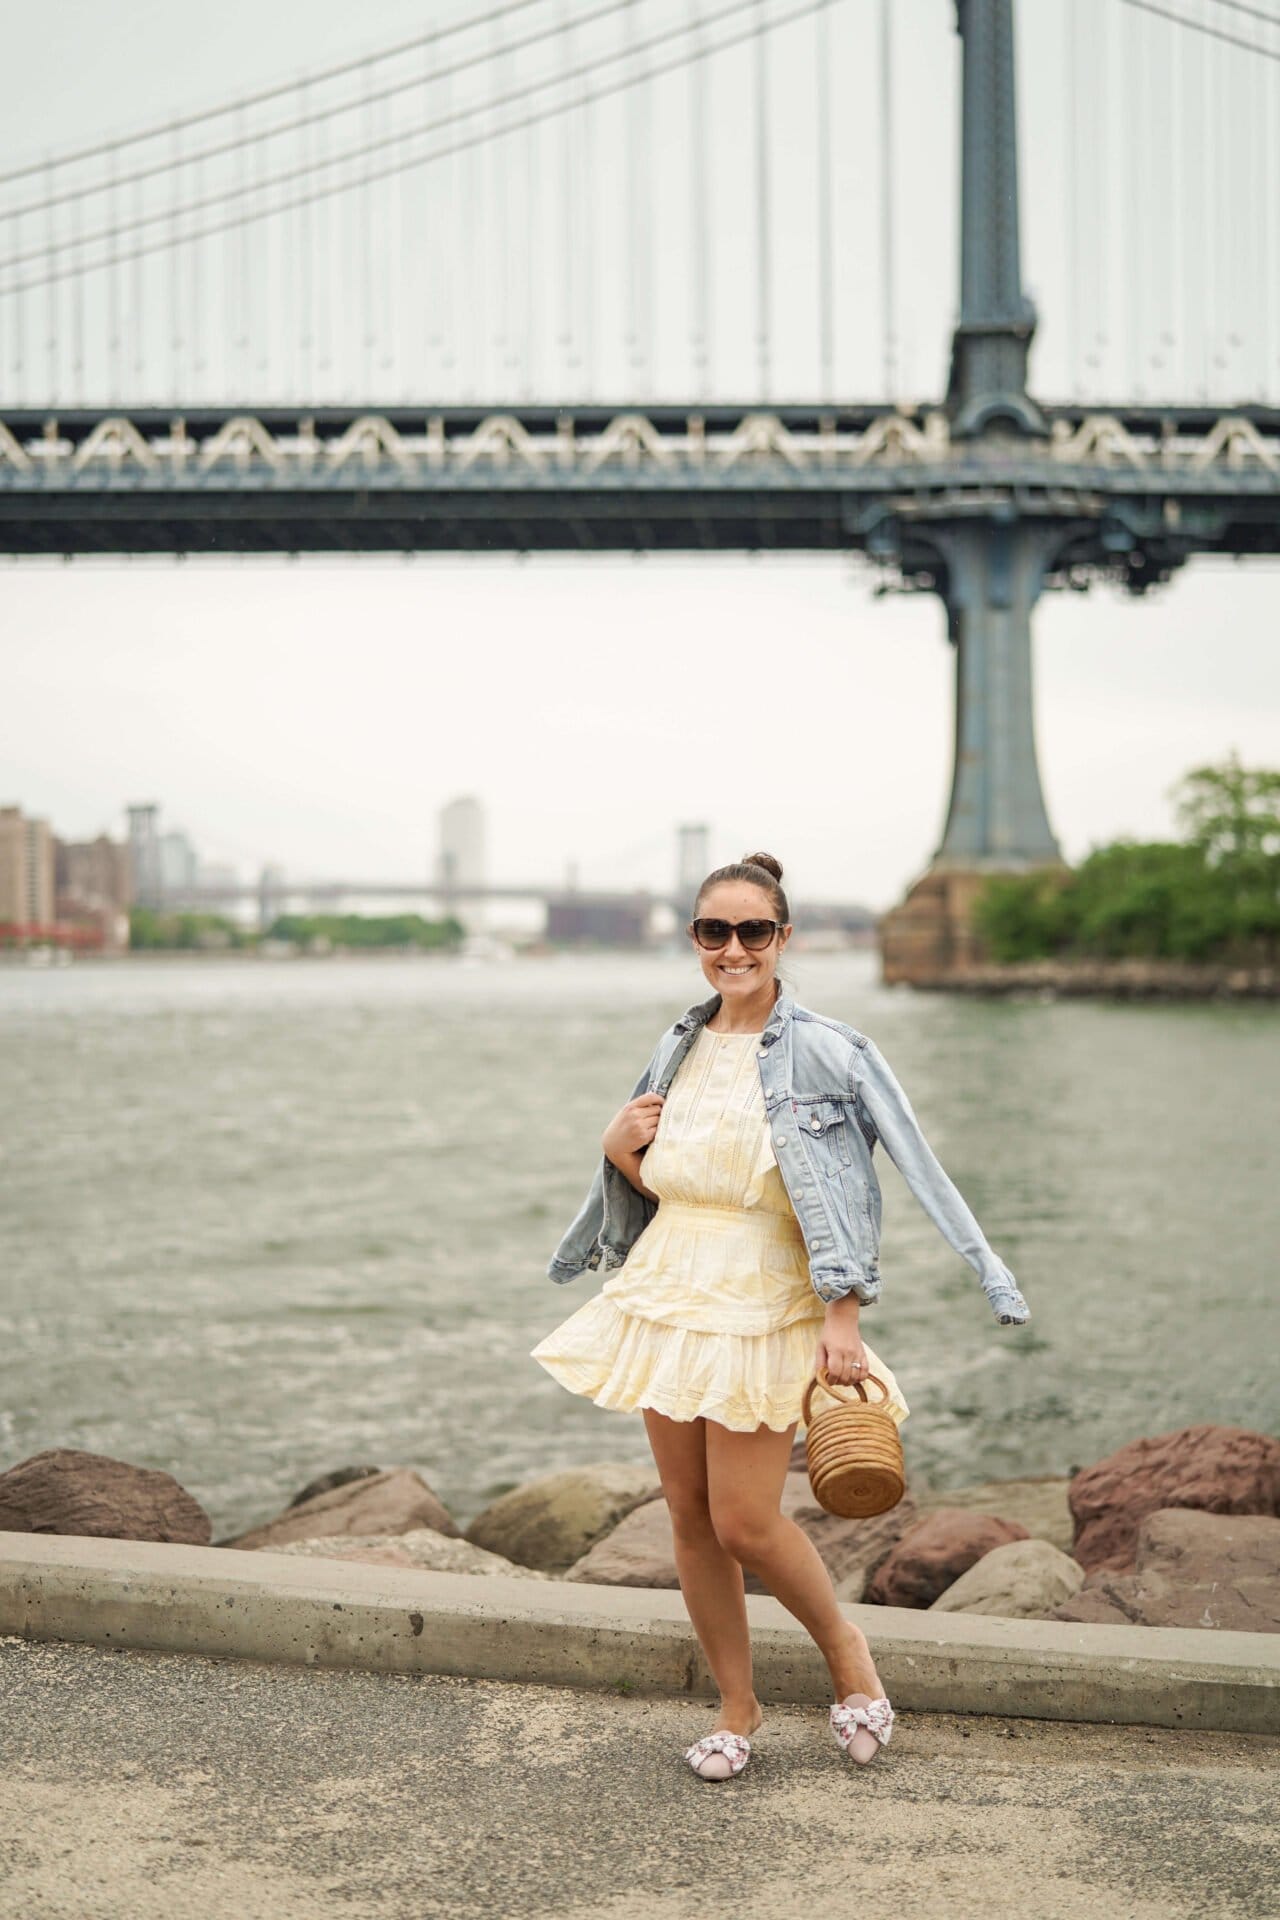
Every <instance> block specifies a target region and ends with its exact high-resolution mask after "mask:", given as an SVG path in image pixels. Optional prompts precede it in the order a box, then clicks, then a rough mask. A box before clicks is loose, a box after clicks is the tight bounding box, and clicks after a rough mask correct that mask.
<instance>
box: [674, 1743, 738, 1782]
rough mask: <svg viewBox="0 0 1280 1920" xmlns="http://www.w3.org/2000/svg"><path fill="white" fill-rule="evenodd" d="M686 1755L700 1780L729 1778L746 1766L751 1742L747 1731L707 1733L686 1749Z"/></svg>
mask: <svg viewBox="0 0 1280 1920" xmlns="http://www.w3.org/2000/svg"><path fill="white" fill-rule="evenodd" d="M717 1756H723V1757H722V1758H719V1757H717ZM684 1757H685V1759H686V1760H687V1761H688V1762H689V1765H690V1766H691V1767H692V1768H693V1770H694V1772H695V1773H696V1774H697V1776H698V1778H699V1780H727V1779H728V1778H729V1776H730V1775H731V1774H734V1773H741V1772H742V1769H743V1768H744V1767H745V1766H746V1764H747V1762H748V1760H749V1759H750V1758H751V1742H750V1741H749V1740H748V1739H747V1736H746V1734H745V1733H705V1734H703V1736H702V1738H701V1740H695V1741H694V1743H693V1745H692V1746H691V1747H687V1748H686V1749H685V1756H684ZM704 1762H705V1763H706V1764H705V1765H704Z"/></svg>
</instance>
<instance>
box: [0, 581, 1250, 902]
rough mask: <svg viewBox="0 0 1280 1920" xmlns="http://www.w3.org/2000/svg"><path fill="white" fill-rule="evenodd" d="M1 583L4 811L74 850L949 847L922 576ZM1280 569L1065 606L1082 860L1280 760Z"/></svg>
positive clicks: (854, 879) (1046, 753)
mask: <svg viewBox="0 0 1280 1920" xmlns="http://www.w3.org/2000/svg"><path fill="white" fill-rule="evenodd" d="M4 580H5V607H6V620H5V625H6V630H7V631H6V637H5V641H4V651H5V664H6V671H5V679H6V701H5V705H6V716H5V728H4V745H3V750H2V752H0V789H2V791H0V802H9V801H16V802H18V803H19V804H20V805H22V807H23V808H24V809H25V810H26V811H27V812H29V813H35V814H40V815H45V816H47V817H48V818H49V819H50V820H51V822H52V824H53V826H54V828H55V830H56V831H57V832H58V833H59V834H60V835H62V836H63V837H64V838H70V839H81V838H91V837H92V836H93V835H94V834H96V833H98V832H100V831H109V832H112V833H113V834H120V833H122V832H123V827H124V807H125V805H126V804H127V803H128V802H131V801H139V800H156V801H158V802H159V804H160V806H161V808H162V810H163V822H164V825H165V827H166V828H175V827H181V828H182V829H183V830H184V831H186V832H187V833H188V834H190V836H191V838H192V840H193V841H194V842H195V843H196V845H197V846H198V848H199V849H200V853H201V856H202V858H204V859H206V860H211V861H212V860H227V861H231V862H233V863H235V864H236V865H238V866H240V867H241V868H242V869H243V870H244V871H245V872H246V873H247V874H248V873H252V872H256V870H257V867H258V865H260V864H261V863H263V862H271V863H274V864H278V865H281V866H283V867H284V868H285V869H286V871H288V872H293V873H303V872H307V873H314V874H319V875H325V874H333V875H338V874H351V875H367V876H377V877H381V876H383V875H387V876H392V877H404V878H412V877H414V876H416V875H418V874H426V873H428V872H429V871H430V870H431V862H432V859H433V856H434V852H435V834H436V814H437V812H438V809H439V808H440V806H441V805H442V804H444V803H445V802H446V801H448V800H449V799H451V798H453V797H454V796H455V795H458V794H463V793H474V794H476V795H477V796H478V797H479V798H480V799H481V800H483V802H484V805H485V808H486V813H487V820H488V828H489V865H490V871H491V873H492V876H493V877H494V878H495V879H502V880H512V881H517V880H556V879H558V878H562V877H563V875H564V873H565V870H566V864H567V863H568V862H569V861H576V862H577V865H578V877H579V880H580V882H581V883H582V884H583V885H600V886H606V885H612V884H616V885H623V886H642V885H645V886H650V887H659V886H666V885H669V884H670V882H671V880H672V878H673V875H674V872H675V858H676V853H675V830H676V827H677V825H678V824H679V823H681V822H688V821H701V820H705V821H706V822H707V823H708V825H709V827H710V849H711V859H712V862H713V864H719V863H721V862H723V861H726V860H729V859H735V858H737V857H739V856H740V855H741V854H742V853H744V852H747V851H749V850H751V849H753V848H755V847H759V846H763V847H765V848H767V849H769V850H770V851H772V852H774V853H776V854H777V856H778V857H779V859H781V860H782V862H783V864H784V868H785V869H786V875H787V880H788V881H789V883H790V885H791V887H792V889H793V893H794V899H795V901H797V902H798V901H799V900H800V899H802V898H803V895H804V893H805V892H806V891H807V892H810V893H812V894H813V895H814V896H818V895H822V896H825V897H834V898H843V899H851V900H858V901H862V902H865V904H867V905H868V906H871V907H875V908H883V907H886V906H888V905H890V904H891V903H892V902H893V900H895V899H896V898H897V897H898V896H899V895H900V893H901V892H902V890H903V888H904V887H905V886H906V884H907V883H908V881H909V880H910V879H911V878H912V877H914V875H915V874H916V873H917V872H919V871H920V869H921V868H922V867H923V866H924V864H925V862H926V861H927V859H928V857H929V855H930V853H931V852H932V851H933V849H934V847H935V846H936V844H937V841H938V839H939V838H940V835H941V831H942V822H943V812H944V809H945V805H946V798H947V783H948V777H949V769H950V757H951V728H952V724H953V720H952V712H953V688H952V677H953V667H954V661H953V655H952V650H951V648H950V646H949V644H948V643H947V641H946V639H945V637H944V622H943V615H942V611H941V608H940V607H939V606H938V605H937V604H936V603H935V602H934V601H933V600H931V599H928V598H923V597H921V598H886V599H882V600H879V601H876V600H873V599H872V598H871V595H870V592H869V589H868V586H867V585H866V583H865V580H864V578H863V577H862V576H861V575H860V574H857V573H854V574H853V575H852V579H851V575H850V569H849V567H848V564H847V563H843V562H840V561H836V560H818V559H814V560H808V559H804V558H795V559H770V560H764V559H762V560H760V561H756V562H751V561H746V560H742V561H738V560H734V559H731V558H713V559H707V560H702V561H699V562H698V563H696V564H695V563H692V562H689V561H684V562H681V561H675V560H658V559H656V558H653V557H649V558H646V559H643V560H634V561H630V560H599V561H595V562H593V563H591V564H583V563H577V564H574V563H572V562H568V561H563V562H562V561H559V560H552V559H538V560H536V561H528V562H525V563H520V562H516V561H506V562H503V561H497V560H493V561H485V562H482V563H476V562H469V561H464V560H458V561H438V560H424V559H419V560H415V561H412V562H407V561H403V560H397V561H381V560H378V559H369V560H363V561H360V562H358V563H351V562H347V563H345V564H339V565H333V564H329V563H327V562H309V563H299V564H296V565H288V564H286V563H283V562H282V563H258V562H250V563H245V564H232V563H220V564H215V563H211V562H207V563H203V564H199V565H197V564H195V563H191V562H188V563H186V564H184V565H175V564H172V563H168V564H165V563H146V564H135V565H127V564H123V563H117V564H107V563H105V562H94V563H91V564H77V565H75V566H73V567H53V566H49V565H46V564H43V563H41V564H31V563H22V564H13V565H10V566H8V567H7V569H6V571H5V575H4ZM1278 600H1280V570H1278V569H1276V568H1275V567H1266V566H1254V567H1251V568H1247V569H1246V568H1244V567H1238V566H1237V567H1232V566H1229V565H1224V564H1222V563H1210V562H1202V563H1199V564H1196V565H1193V566H1191V567H1190V568H1188V569H1187V570H1186V571H1185V573H1184V574H1183V575H1182V576H1181V577H1180V578H1179V579H1177V580H1176V581H1175V582H1174V583H1173V584H1172V586H1171V587H1169V588H1167V589H1165V590H1163V591H1161V592H1159V593H1156V594H1153V595H1151V596H1148V598H1147V599H1146V600H1144V601H1137V602H1128V601H1125V600H1123V599H1121V598H1120V597H1119V596H1118V595H1117V594H1116V593H1115V592H1114V591H1113V590H1105V591H1095V592H1093V593H1091V594H1089V595H1087V596H1079V595H1049V596H1047V597H1046V598H1045V599H1044V600H1043V601H1042V602H1041V605H1040V608H1039V610H1038V614H1037V624H1036V644H1035V652H1036V672H1037V689H1036V716H1037V736H1038V742H1039V748H1040V760H1041V770H1042V774H1043V777H1044V783H1045V790H1046V794H1047V798H1048V804H1049V813H1050V818H1051V820H1052V822H1053V824H1054V827H1055V830H1056V831H1057V833H1058V835H1059V838H1060V840H1061V842H1062V844H1063V849H1064V852H1065V853H1066V854H1067V856H1068V858H1070V859H1078V858H1080V857H1081V856H1082V855H1083V854H1084V853H1085V852H1087V850H1088V848H1089V846H1090V844H1093V843H1095V842H1097V841H1100V840H1105V839H1111V838H1113V837H1115V836H1117V835H1120V834H1130V835H1135V836H1138V837H1142V838H1157V837H1162V836H1165V835H1168V834H1170V833H1171V832H1172V831H1173V817H1172V813H1171V810H1170V807H1169V804H1168V798H1167V790H1168V788H1169V786H1170V785H1171V784H1172V783H1173V782H1174V781H1175V780H1176V779H1177V778H1178V777H1180V775H1181V774H1183V773H1184V772H1185V771H1186V770H1187V768H1188V767H1190V766H1191V765H1193V764H1197V763H1201V762H1205V761H1212V760H1218V759H1221V758H1223V757H1225V755H1226V754H1227V753H1229V752H1230V751H1232V750H1233V749H1234V750H1236V751H1237V752H1238V753H1239V754H1240V756H1241V758H1242V759H1243V760H1245V761H1246V762H1254V763H1258V764H1275V763H1276V760H1277V758H1278V757H1280V756H1277V751H1276V743H1277V739H1278V738H1280V733H1278V730H1277V717H1278V716H1280V644H1278V642H1277V633H1278V631H1280V619H1278V618H1277V601H1278Z"/></svg>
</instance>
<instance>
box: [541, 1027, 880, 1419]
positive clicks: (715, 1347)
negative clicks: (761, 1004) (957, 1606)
mask: <svg viewBox="0 0 1280 1920" xmlns="http://www.w3.org/2000/svg"><path fill="white" fill-rule="evenodd" d="M759 1038H760V1036H759V1034H756V1033H714V1032H712V1031H711V1030H710V1029H709V1028H707V1027H705V1026H704V1027H702V1028H701V1029H700V1030H699V1032H698V1035H697V1038H696V1039H695V1041H694V1043H693V1045H692V1046H691V1047H690V1049H689V1051H688V1053H687V1054H686V1055H685V1058H684V1059H683V1061H682V1062H681V1063H680V1067H679V1069H678V1071H677V1073H676V1076H675V1078H674V1080H673V1081H672V1083H671V1086H670V1088H669V1090H668V1092H667V1097H666V1099H665V1101H664V1102H663V1107H662V1112H661V1115H660V1117H659V1120H658V1127H657V1132H656V1133H655V1135H654V1138H653V1140H652V1142H651V1143H650V1146H649V1148H648V1151H647V1152H646V1153H645V1156H644V1159H643V1161H642V1163H641V1164H642V1167H643V1171H644V1182H645V1185H646V1186H647V1187H649V1188H650V1189H651V1190H652V1191H653V1192H654V1193H655V1194H657V1196H658V1202H659V1204H658V1209H657V1212H656V1213H655V1214H654V1216H653V1218H652V1219H651V1220H650V1221H649V1224H648V1225H647V1226H646V1227H645V1229H644V1231H643V1233H641V1234H640V1236H639V1238H638V1239H637V1240H636V1242H635V1244H634V1245H633V1247H632V1248H631V1251H630V1253H629V1254H628V1256H627V1259H626V1261H625V1263H624V1264H623V1265H622V1266H621V1267H618V1268H616V1269H615V1270H614V1271H613V1272H612V1273H611V1274H610V1276H609V1278H608V1279H607V1280H606V1281H605V1283H604V1285H603V1286H602V1287H601V1289H600V1291H599V1292H598V1293H597V1294H594V1295H593V1296H592V1298H591V1299H590V1300H588V1301H587V1302H586V1304H585V1305H584V1306H581V1307H579V1308H578V1310H577V1312H576V1313H572V1314H570V1316H569V1318H568V1319H567V1320H565V1321H562V1322H561V1324H560V1325H559V1326H558V1327H556V1328H554V1329H553V1330H552V1332H550V1333H549V1334H547V1335H546V1337H545V1338H544V1339H542V1340H540V1341H539V1342H538V1344H537V1346H536V1347H534V1348H532V1349H531V1358H533V1359H534V1360H537V1361H538V1362H539V1363H540V1364H541V1365H542V1366H543V1367H545V1368H546V1370H547V1372H548V1373H550V1374H551V1375H552V1376H553V1378H554V1379H556V1380H558V1381H559V1382H560V1384H561V1385H562V1386H564V1387H567V1388H568V1389H569V1390H570V1392H572V1393H580V1394H585V1395H586V1397H587V1398H588V1399H590V1400H593V1401H594V1402H595V1404H596V1405H597V1406H599V1407H607V1408H611V1409H614V1410H616V1411H618V1412H623V1413H630V1412H636V1411H638V1410H639V1409H640V1408H642V1407H653V1408H655V1409H656V1410H657V1411H658V1412H659V1413H663V1414H666V1415H667V1416H668V1418H669V1419H672V1420H695V1419H698V1418H699V1417H705V1418H707V1419H709V1420H715V1421H718V1422H719V1423H720V1424H721V1425H722V1426H725V1427H730V1428H732V1429H733V1430H734V1431H736V1432H754V1431H755V1429H756V1428H757V1427H758V1426H760V1425H761V1424H762V1423H763V1424H764V1425H765V1426H767V1427H771V1428H773V1429H774V1430H775V1431H778V1432H783V1431H785V1430H786V1428H787V1427H789V1426H790V1425H791V1424H792V1422H793V1421H799V1420H800V1418H801V1399H802V1396H803V1393H804V1389H805V1387H806V1385H807V1384H808V1381H809V1379H810V1378H811V1376H812V1373H813V1365H814V1359H815V1357H816V1349H817V1343H818V1340H819V1339H820V1338H821V1335H822V1326H823V1317H824V1313H825V1308H824V1306H823V1303H822V1301H821V1300H820V1299H819V1298H818V1296H817V1294H816V1293H815V1292H814V1289H813V1283H812V1280H811V1279H810V1277H809V1255H808V1250H807V1248H806V1246H805V1242H804V1235H803V1232H802V1231H801V1227H800V1223H799V1221H798V1220H797V1219H796V1215H795V1210H794V1208H793V1207H792V1205H791V1199H790V1196H789V1195H788V1193H787V1188H786V1183H785V1181H784V1180H783V1178H782V1173H781V1171H780V1169H779V1167H778V1162H777V1157H776V1156H775V1154H774V1151H773V1144H772V1137H771V1134H770V1129H769V1125H768V1119H767V1115H766V1113H765V1106H764V1096H763V1093H762V1092H761V1088H760V1074H759V1069H758V1067H757V1065H756V1057H755V1056H756V1045H757V1043H758V1041H759ZM863 1346H864V1347H866V1353H867V1360H868V1362H869V1364H870V1368H871V1371H872V1373H874V1374H876V1375H877V1376H878V1377H879V1378H880V1379H881V1380H883V1381H884V1383H885V1386H886V1388H887V1389H888V1393H889V1399H888V1402H887V1411H888V1412H889V1413H891V1414H892V1416H893V1418H894V1420H895V1421H896V1422H897V1423H898V1424H899V1425H901V1423H902V1421H903V1420H905V1419H906V1417H907V1413H908V1407H907V1403H906V1401H905V1399H904V1398H903V1396H902V1391H901V1389H900V1388H899V1386H898V1383H897V1381H896V1380H895V1378H894V1376H893V1374H892V1373H891V1372H890V1371H889V1369H888V1368H887V1367H886V1366H885V1364H884V1363H883V1361H882V1360H881V1359H880V1358H879V1356H878V1355H876V1354H875V1353H873V1352H872V1350H871V1348H870V1347H869V1346H867V1343H866V1340H865V1337H864V1339H863ZM868 1397H869V1398H870V1399H871V1400H873V1401H878V1400H879V1395H878V1394H877V1392H876V1389H875V1388H874V1387H870V1388H868ZM828 1399H829V1397H828V1396H827V1394H826V1393H825V1392H824V1391H823V1389H822V1388H820V1387H818V1388H815V1390H814V1396H813V1402H812V1407H813V1410H814V1411H815V1412H817V1411H819V1410H821V1408H822V1407H823V1406H824V1405H826V1404H828Z"/></svg>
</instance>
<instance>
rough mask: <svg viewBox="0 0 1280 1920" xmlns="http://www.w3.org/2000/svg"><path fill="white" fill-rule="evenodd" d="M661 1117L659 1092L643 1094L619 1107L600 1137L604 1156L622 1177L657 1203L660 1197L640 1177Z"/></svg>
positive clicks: (638, 1191)
mask: <svg viewBox="0 0 1280 1920" xmlns="http://www.w3.org/2000/svg"><path fill="white" fill-rule="evenodd" d="M661 1117H662V1095H661V1094H660V1093H642V1094H641V1095H640V1096H639V1098H637V1099H632V1100H628V1101H627V1104H626V1105H625V1107H620V1108H619V1110H618V1112H617V1113H615V1114H614V1116H613V1119H612V1120H611V1121H610V1122H609V1124H608V1126H607V1127H606V1128H605V1130H604V1133H603V1134H602V1135H601V1139H600V1144H601V1146H602V1147H603V1149H604V1156H605V1159H606V1160H609V1161H611V1162H612V1163H613V1165H614V1166H615V1167H616V1168H617V1169H618V1172H619V1173H620V1174H622V1176H623V1178H624V1179H626V1180H629V1181H630V1182H631V1185H632V1186H633V1187H634V1188H635V1190H636V1192H637V1193H642V1194H643V1195H644V1196H645V1199H646V1200H657V1199H658V1195H657V1194H656V1193H654V1192H653V1191H652V1189H651V1188H649V1187H646V1185H645V1184H644V1181H643V1180H642V1179H641V1178H640V1162H641V1160H642V1158H643V1157H644V1150H645V1148H646V1147H647V1146H648V1145H649V1143H650V1141H651V1140H652V1139H653V1136H654V1134H655V1133H656V1132H657V1131H658V1121H659V1120H660V1119H661Z"/></svg>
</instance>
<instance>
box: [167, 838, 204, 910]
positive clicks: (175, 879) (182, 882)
mask: <svg viewBox="0 0 1280 1920" xmlns="http://www.w3.org/2000/svg"><path fill="white" fill-rule="evenodd" d="M156 844H157V862H156V864H157V870H158V872H159V875H160V886H161V889H162V891H163V892H164V893H167V894H168V893H187V892H188V891H189V890H190V889H191V888H192V887H194V886H195V884H196V876H197V874H198V872H199V870H200V862H199V860H198V858H197V856H196V850H195V848H194V847H193V846H192V844H191V842H190V840H188V838H187V836H186V834H185V833H180V832H178V831H177V830H176V829H175V830H174V831H172V832H170V833H162V834H161V835H160V836H159V839H158V841H157V843H156Z"/></svg>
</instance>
